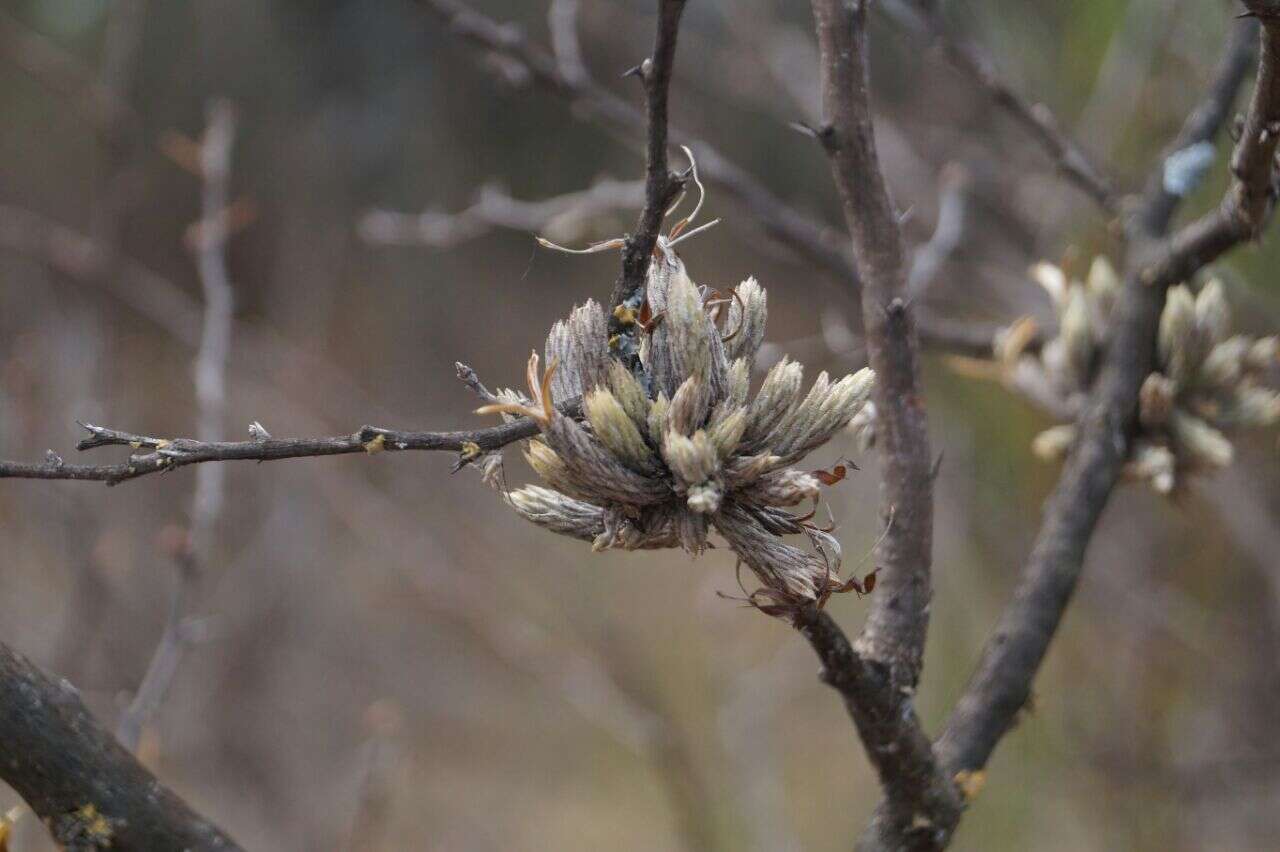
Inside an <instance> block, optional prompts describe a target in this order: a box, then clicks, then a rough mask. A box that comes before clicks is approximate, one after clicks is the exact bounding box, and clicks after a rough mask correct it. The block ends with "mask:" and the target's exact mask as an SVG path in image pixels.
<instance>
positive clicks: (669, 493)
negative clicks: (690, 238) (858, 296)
mask: <svg viewBox="0 0 1280 852" xmlns="http://www.w3.org/2000/svg"><path fill="white" fill-rule="evenodd" d="M647 299H648V310H647V311H646V312H645V313H646V316H645V317H644V318H641V317H638V316H635V315H634V312H632V311H629V310H628V309H627V308H625V307H623V308H619V311H620V313H619V314H618V317H619V319H620V320H621V321H623V322H624V323H632V322H635V323H641V324H642V326H643V334H642V343H641V347H640V363H641V367H642V369H640V370H638V371H637V373H634V374H633V373H632V372H631V371H630V370H628V369H627V367H625V366H624V365H623V363H622V362H621V361H620V360H618V359H616V358H613V357H611V351H610V339H609V337H608V332H607V325H606V321H605V313H604V311H603V310H602V309H601V307H600V305H598V304H597V303H595V302H592V301H589V302H587V303H586V304H585V305H583V306H581V307H578V308H575V309H574V311H573V313H572V314H571V315H570V316H569V318H568V319H567V320H562V321H560V322H557V323H556V324H555V326H554V327H553V328H552V329H551V333H550V334H549V335H548V337H547V342H546V348H545V355H546V361H547V367H546V371H545V372H544V373H542V374H541V375H540V374H539V366H538V365H539V359H538V356H537V354H536V353H535V354H534V355H533V356H532V357H531V358H530V360H529V365H528V376H527V378H528V384H529V390H528V395H527V396H526V395H524V394H520V393H517V392H515V391H511V390H504V391H502V392H500V393H499V394H498V397H499V399H500V402H499V403H498V404H495V405H491V406H486V407H485V408H482V409H481V412H482V413H488V412H501V413H503V414H505V415H508V416H511V415H524V416H528V417H530V418H532V419H533V420H534V421H535V422H536V423H537V425H538V428H539V430H540V434H539V435H538V436H537V437H535V438H533V439H531V440H530V441H529V443H528V448H527V450H526V452H525V456H526V458H527V459H528V461H529V463H530V465H531V466H532V467H533V469H534V470H535V471H536V472H537V473H538V475H539V476H540V477H541V478H542V479H543V481H544V482H545V483H546V487H542V486H537V485H531V486H526V487H524V488H520V489H518V490H516V491H513V492H511V493H510V494H509V495H508V496H507V499H508V501H509V503H510V504H511V506H512V507H513V508H514V509H515V510H516V511H517V512H519V513H520V514H521V515H523V516H524V517H525V518H528V519H529V520H530V521H533V522H534V523H536V524H538V525H540V526H542V527H545V528H547V529H549V530H551V531H553V532H557V533H560V534H561V535H567V536H572V537H574V538H578V539H582V540H585V541H589V542H591V543H592V548H593V549H594V550H604V549H607V548H622V549H626V550H636V549H645V548H665V547H682V548H684V549H685V550H686V551H688V552H689V553H692V554H695V555H697V554H700V553H702V552H703V551H704V550H706V549H707V547H708V546H709V545H708V540H707V537H708V533H709V532H710V531H711V530H715V531H716V532H718V533H719V534H720V535H721V536H722V537H723V538H724V540H725V541H726V542H727V543H728V545H729V547H730V548H732V550H733V552H734V553H735V554H736V555H737V557H738V558H739V559H740V560H741V562H742V563H744V564H745V565H747V566H748V567H749V568H750V569H751V570H752V571H753V572H755V574H756V576H757V577H759V579H760V581H761V582H762V583H763V584H764V586H765V588H764V589H762V590H760V591H759V592H757V593H755V595H753V600H756V599H758V598H757V597H756V596H761V597H763V598H764V599H765V600H766V601H767V602H768V603H770V604H773V605H776V604H797V603H803V602H806V601H813V600H821V599H824V598H825V597H826V596H827V595H829V594H830V593H831V592H832V591H834V590H836V589H837V588H839V587H840V584H839V582H838V581H837V580H836V579H835V575H836V573H837V571H838V569H839V556H840V549H839V545H838V544H837V542H836V541H835V539H834V538H833V537H831V536H830V534H829V533H827V532H825V531H823V530H820V529H818V528H816V527H815V526H814V525H813V524H811V523H810V522H809V520H808V517H809V516H798V515H796V514H793V513H792V512H791V511H788V510H789V509H791V508H793V507H796V506H799V505H800V504H801V503H803V502H805V501H806V500H810V499H816V498H817V496H818V491H819V488H820V486H821V484H822V478H821V477H820V476H819V475H815V474H814V473H808V472H805V471H801V470H797V469H795V468H793V467H791V465H793V464H795V463H796V462H797V461H799V460H800V459H801V458H803V457H804V456H805V455H806V454H807V453H809V452H810V451H811V450H813V449H815V448H817V447H819V446H821V445H822V444H824V443H826V442H827V441H828V440H829V439H830V438H831V437H832V436H833V435H835V434H836V433H837V432H839V431H840V430H841V429H843V428H844V427H846V426H847V425H848V424H849V422H850V421H851V420H852V419H853V418H854V417H855V415H857V414H858V413H859V411H860V410H861V409H862V408H863V406H864V404H865V403H866V401H867V397H868V396H869V394H870V392H871V387H872V385H873V383H874V378H875V377H874V373H873V372H872V371H871V370H869V369H863V370H860V371H859V372H857V373H855V374H853V375H849V376H845V377H844V378H842V379H840V380H839V381H836V382H832V381H831V380H830V379H829V378H828V376H827V374H826V373H821V374H819V376H818V377H817V380H816V381H815V382H814V383H813V385H812V387H811V388H810V389H809V391H808V393H804V392H803V389H802V380H803V373H804V370H803V367H802V366H801V365H800V364H797V363H795V362H793V361H789V360H787V359H785V358H784V359H783V360H781V361H780V362H778V363H777V364H776V365H774V366H773V368H772V369H770V370H769V373H768V375H767V376H766V377H765V379H764V383H763V385H762V386H761V387H760V390H759V392H758V393H757V394H756V396H755V397H754V398H752V399H749V389H748V383H749V380H750V377H751V369H752V365H753V361H754V358H755V354H756V350H757V349H758V348H759V347H760V344H761V342H762V341H763V339H764V326H765V318H766V314H767V299H766V294H765V290H764V288H762V287H761V286H760V285H759V284H757V283H756V281H755V280H754V279H748V280H746V281H744V282H743V283H742V284H741V285H739V286H738V288H737V290H736V291H735V292H734V293H733V294H731V295H730V296H729V297H728V298H723V299H721V298H711V299H704V297H703V293H702V291H701V290H700V289H699V288H698V287H697V286H696V285H695V284H694V283H693V281H692V280H690V278H689V276H688V274H687V273H686V271H685V267H684V264H683V262H682V261H681V260H680V259H679V258H678V257H677V256H676V255H675V253H674V251H672V250H670V249H669V248H667V247H666V246H665V244H661V245H660V248H659V251H658V253H657V254H656V255H655V257H654V259H653V263H652V264H651V269H650V273H649V279H648V289H647ZM722 312H723V313H725V314H726V316H725V318H724V322H723V336H722V330H721V328H720V327H719V326H718V325H717V322H716V320H717V317H718V315H719V314H720V313H722ZM579 396H581V398H582V409H583V413H584V415H585V418H584V419H585V422H581V423H580V422H578V421H577V420H575V419H574V418H572V417H568V416H565V415H564V414H562V413H561V412H560V411H558V410H557V409H556V407H555V403H556V402H564V401H567V400H570V399H573V398H575V397H579ZM794 533H803V534H805V535H807V536H808V537H809V540H810V542H811V543H812V544H813V545H814V548H815V550H816V551H817V553H812V552H809V551H807V550H802V549H800V548H797V547H794V546H792V545H790V544H787V543H785V542H783V541H782V540H781V536H783V535H786V534H794Z"/></svg>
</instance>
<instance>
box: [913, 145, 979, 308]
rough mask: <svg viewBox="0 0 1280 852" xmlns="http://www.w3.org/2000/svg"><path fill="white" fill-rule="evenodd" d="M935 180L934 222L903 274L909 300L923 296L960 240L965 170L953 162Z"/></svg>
mask: <svg viewBox="0 0 1280 852" xmlns="http://www.w3.org/2000/svg"><path fill="white" fill-rule="evenodd" d="M939 183H940V187H939V192H938V222H937V224H936V225H935V226H934V229H933V236H931V237H930V238H929V241H928V242H927V243H924V244H923V245H921V246H920V247H918V248H917V249H916V250H915V252H914V254H913V255H912V258H911V272H910V273H909V274H908V275H907V294H908V295H909V296H910V297H911V298H912V299H919V298H921V297H922V296H924V294H925V292H926V291H927V290H928V288H929V285H930V284H932V283H933V281H934V279H935V278H937V276H938V273H939V272H941V271H942V267H943V265H944V264H945V263H946V262H947V261H948V260H949V259H950V258H951V256H952V255H953V254H955V253H956V251H958V250H959V249H960V247H961V245H962V244H963V243H964V237H965V225H966V219H967V218H968V216H967V212H968V202H969V195H968V193H969V183H970V177H969V173H968V171H967V170H966V169H965V168H964V166H961V165H959V164H958V163H953V164H951V165H949V166H947V167H946V168H944V169H943V170H942V176H941V180H940V181H939Z"/></svg>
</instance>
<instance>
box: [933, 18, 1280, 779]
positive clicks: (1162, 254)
mask: <svg viewBox="0 0 1280 852" xmlns="http://www.w3.org/2000/svg"><path fill="white" fill-rule="evenodd" d="M1245 5H1246V6H1247V7H1249V8H1250V10H1251V11H1264V9H1262V7H1263V6H1264V5H1265V4H1262V3H1259V2H1247V3H1246V4H1245ZM1278 48H1280V21H1277V20H1275V19H1268V18H1265V17H1264V18H1263V26H1262V55H1261V60H1260V63H1259V68H1258V79H1257V85H1256V88H1255V91H1254V94H1253V99H1252V102H1251V104H1250V107H1249V114H1248V117H1247V119H1246V121H1245V125H1244V131H1243V134H1242V136H1241V138H1240V142H1239V143H1238V144H1237V146H1236V149H1235V152H1234V154H1233V156H1232V160H1231V163H1232V173H1233V176H1234V179H1233V181H1232V184H1231V186H1230V188H1229V189H1228V191H1227V194H1226V196H1225V197H1224V199H1223V201H1222V204H1221V205H1220V206H1219V208H1218V209H1217V210H1215V211H1213V212H1212V213H1209V214H1208V215H1206V216H1204V217H1203V218H1201V219H1199V220H1197V221H1195V222H1193V223H1191V224H1190V225H1188V226H1186V227H1185V228H1183V229H1182V230H1181V231H1180V232H1178V233H1176V234H1174V235H1173V236H1172V237H1169V238H1167V239H1159V237H1160V235H1159V234H1158V233H1153V232H1150V231H1149V230H1146V228H1147V226H1148V225H1150V224H1151V223H1152V222H1153V219H1152V218H1151V217H1150V216H1148V215H1144V214H1148V213H1150V211H1139V212H1138V214H1137V215H1135V217H1134V219H1133V222H1132V223H1131V225H1130V228H1131V233H1130V240H1131V243H1132V244H1133V245H1132V247H1131V250H1130V251H1131V258H1130V263H1129V274H1128V276H1127V281H1126V283H1125V288H1124V292H1123V295H1122V297H1121V300H1120V302H1119V304H1118V305H1117V307H1116V311H1117V314H1116V318H1117V320H1116V326H1115V328H1116V331H1115V335H1114V337H1113V339H1112V341H1111V343H1110V346H1109V347H1108V351H1107V355H1106V360H1105V363H1104V366H1103V369H1102V371H1101V373H1100V375H1099V378H1098V380H1097V382H1096V384H1095V386H1094V389H1093V393H1092V396H1091V400H1090V403H1089V405H1088V406H1087V408H1086V411H1085V414H1084V416H1083V417H1082V419H1081V422H1080V427H1081V437H1080V440H1079V443H1078V444H1077V447H1076V449H1075V451H1074V452H1073V453H1072V455H1071V457H1070V458H1069V459H1068V462H1067V466H1066V468H1065V470H1064V471H1063V474H1062V478H1061V479H1060V480H1059V483H1058V486H1057V487H1056V488H1055V490H1054V493H1053V495H1052V496H1051V497H1050V499H1049V502H1048V503H1047V505H1046V507H1045V519H1044V523H1043V524H1042V526H1041V529H1040V533H1039V535H1038V537H1037V539H1036V544H1035V547H1034V548H1033V550H1032V553H1031V556H1030V558H1029V560H1028V563H1027V566H1026V568H1025V569H1024V571H1023V575H1022V579H1021V580H1020V581H1019V584H1018V587H1017V589H1016V590H1015V592H1014V597H1013V600H1012V601H1011V602H1010V604H1009V605H1008V607H1007V608H1006V610H1005V612H1004V614H1003V615H1002V616H1001V619H1000V622H999V624H998V625H997V627H996V630H995V633H994V634H993V636H992V638H991V639H990V640H989V642H988V643H987V647H986V648H985V650H984V652H983V656H982V660H981V662H980V663H979V664H978V668H977V671H976V672H975V674H974V676H973V678H972V680H971V681H970V683H969V686H968V687H967V688H966V690H965V694H964V695H963V697H962V698H961V699H960V701H959V703H958V704H957V706H956V710H955V712H954V713H953V715H952V717H951V720H950V722H949V724H948V727H947V730H946V732H945V734H944V735H943V736H942V738H941V739H940V740H939V742H938V746H937V749H938V753H939V756H940V757H941V758H942V760H943V762H944V763H945V765H946V766H947V767H948V769H950V770H952V771H959V770H966V769H967V770H976V769H980V768H981V767H983V766H984V765H985V764H986V762H987V760H988V759H989V758H990V756H991V753H992V751H993V750H994V748H995V746H996V744H997V743H998V742H999V740H1000V738H1001V737H1002V736H1003V735H1004V733H1005V732H1006V731H1007V730H1008V729H1009V727H1010V726H1011V725H1012V724H1013V723H1014V721H1015V720H1016V717H1017V714H1018V713H1019V712H1020V711H1021V710H1022V708H1023V707H1024V706H1025V705H1026V703H1027V699H1028V696H1029V695H1030V690H1031V682H1032V680H1033V678H1034V677H1035V674H1036V671H1037V670H1038V669H1039V667H1040V664H1041V662H1042V661H1043V659H1044V655H1045V653H1046V651H1047V650H1048V646H1049V643H1050V641H1051V640H1052V638H1053V635H1054V634H1055V633H1056V631H1057V628H1058V625H1059V622H1060V621H1061V618H1062V614H1063V611H1064V610H1065V608H1066V606H1067V604H1068V603H1069V601H1070V599H1071V595H1072V593H1073V592H1074V590H1075V587H1076V584H1077V581H1078V580H1079V577H1080V572H1081V569H1082V567H1083V561H1084V555H1085V549H1086V547H1087V545H1088V542H1089V539H1090V537H1091V536H1092V534H1093V531H1094V528H1095V526H1096V524H1097V521H1098V518H1099V517H1100V515H1101V513H1102V511H1103V508H1104V507H1105V505H1106V501H1107V498H1108V497H1109V495H1110V493H1111V491H1112V489H1113V488H1114V487H1115V484H1116V482H1117V480H1118V479H1119V476H1120V473H1121V469H1122V467H1123V465H1124V462H1125V458H1126V454H1127V450H1128V443H1129V439H1130V437H1131V436H1132V433H1133V430H1134V428H1135V426H1136V417H1137V399H1138V392H1139V389H1140V388H1141V385H1142V382H1143V380H1144V379H1145V378H1146V376H1147V375H1148V374H1149V373H1150V372H1151V369H1152V366H1153V363H1154V359H1155V341H1156V330H1157V325H1158V322H1159V316H1160V311H1161V308H1162V306H1163V303H1164V294H1165V291H1166V289H1167V288H1168V287H1170V286H1171V285H1173V284H1176V283H1178V282H1179V281H1181V280H1183V279H1185V278H1186V277H1188V276H1190V275H1192V274H1193V273H1195V272H1196V271H1198V270H1199V269H1200V268H1202V267H1203V266H1204V265H1205V264H1206V263H1209V262H1211V261H1212V260H1214V259H1215V258H1216V257H1218V256H1219V255H1220V254H1222V253H1223V252H1224V251H1226V250H1227V249H1229V248H1231V247H1233V246H1235V245H1237V244H1239V243H1240V242H1242V241H1244V240H1246V239H1250V238H1254V237H1256V236H1257V234H1258V232H1259V230H1260V228H1261V226H1262V223H1263V222H1264V220H1265V218H1266V216H1267V214H1268V213H1269V211H1270V207H1271V201H1272V198H1273V187H1272V182H1273V172H1274V167H1273V164H1274V160H1275V153H1276V143H1277V139H1278V138H1280V137H1278V136H1277V132H1276V131H1277V130H1278V129H1280V56H1278V53H1277V51H1278ZM1217 96H1218V95H1217V94H1216V93H1211V96H1210V97H1211V98H1212V97H1217ZM1161 168H1163V163H1162V164H1161ZM1155 203H1156V204H1163V203H1164V202H1163V201H1162V200H1160V199H1157V200H1156V201H1155ZM1154 221H1155V222H1156V224H1158V223H1159V217H1157V218H1156V219H1155V220H1154Z"/></svg>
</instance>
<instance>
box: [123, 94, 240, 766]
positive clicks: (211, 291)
mask: <svg viewBox="0 0 1280 852" xmlns="http://www.w3.org/2000/svg"><path fill="white" fill-rule="evenodd" d="M234 142H235V111H234V109H233V108H232V106H231V104H230V103H228V102H226V101H214V102H213V103H211V104H210V105H209V109H208V125H207V127H206V128H205V134H204V139H203V141H202V142H201V145H200V168H201V177H202V179H203V181H204V192H203V195H202V198H201V221H200V223H199V225H200V227H199V228H198V229H196V230H195V232H196V233H198V234H199V238H198V240H197V241H196V244H195V245H194V246H193V251H194V252H195V256H196V266H197V269H198V271H199V277H200V286H201V289H202V291H203V294H204V304H205V308H204V324H203V329H202V332H201V336H200V347H199V349H198V351H197V352H196V360H195V365H194V373H195V396H196V408H197V418H196V435H197V440H199V441H206V442H207V441H214V440H217V437H218V436H219V435H220V434H222V432H223V429H224V422H225V419H226V418H225V412H226V397H227V394H226V373H227V360H228V358H229V356H230V350H231V326H232V305H233V298H234V297H233V293H232V290H231V281H230V279H229V277H228V275H227V266H226V244H227V238H228V236H229V234H228V228H227V224H226V221H225V217H224V216H223V215H222V213H223V211H224V210H225V209H226V208H227V205H228V199H229V195H230V193H229V188H228V185H229V183H230V177H231V150H232V147H233V145H234ZM225 473H226V471H225V469H224V468H223V467H222V466H221V465H201V466H200V467H199V468H197V469H196V484H195V493H194V496H193V499H192V505H191V528H190V535H189V542H188V543H187V544H186V546H183V547H179V548H177V553H176V554H175V559H174V563H175V567H176V569H177V571H176V576H175V577H174V591H173V597H172V600H171V602H170V606H169V614H168V617H167V619H166V620H165V626H164V630H163V632H162V634H161V638H160V643H159V645H158V646H157V647H156V650H155V652H154V653H153V654H152V657H151V661H150V663H149V664H148V665H147V669H146V673H145V674H144V675H143V677H142V682H141V683H140V684H139V685H138V690H137V692H135V693H134V696H133V701H131V702H130V704H129V706H128V708H127V709H126V710H125V712H124V713H123V715H122V716H121V717H120V722H119V725H118V727H117V729H116V734H117V737H118V738H119V740H120V742H121V744H122V745H124V747H125V748H127V749H130V750H133V749H136V748H137V746H138V738H139V737H140V736H141V734H142V729H143V727H144V726H145V725H146V724H147V722H148V721H149V720H150V719H151V717H152V716H154V715H155V713H156V711H157V710H159V708H160V705H161V703H162V702H163V701H164V698H165V695H167V694H168V691H169V686H170V684H172V682H173V678H174V675H175V674H176V673H177V670H178V666H179V665H180V664H181V662H182V658H183V656H184V655H185V653H186V650H187V646H188V645H189V644H190V643H189V641H188V640H189V636H188V633H189V631H188V629H187V627H186V620H187V617H188V610H189V608H190V607H191V603H192V602H191V598H192V596H193V594H192V593H193V591H194V586H195V584H196V582H197V581H198V579H199V575H200V573H201V569H202V568H203V567H204V566H205V565H207V564H208V562H209V557H210V555H211V553H212V546H213V533H214V527H215V526H216V525H217V522H218V518H219V516H220V515H221V513H222V503H223V492H224V488H223V483H224V480H225V476H224V474H225Z"/></svg>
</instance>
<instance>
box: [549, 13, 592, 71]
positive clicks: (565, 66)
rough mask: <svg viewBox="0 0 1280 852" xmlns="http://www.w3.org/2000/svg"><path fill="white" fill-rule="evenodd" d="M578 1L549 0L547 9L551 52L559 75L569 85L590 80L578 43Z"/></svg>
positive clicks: (580, 46)
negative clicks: (557, 66)
mask: <svg viewBox="0 0 1280 852" xmlns="http://www.w3.org/2000/svg"><path fill="white" fill-rule="evenodd" d="M579 6H580V4H579V2H578V0H551V5H550V6H548V7H547V30H548V31H549V32H550V33H551V51H552V53H553V54H554V55H555V57H556V63H557V64H558V65H559V68H560V74H561V76H563V77H564V78H565V79H566V80H568V81H569V82H571V83H585V82H586V81H587V80H588V79H590V76H591V75H590V74H589V73H587V65H586V63H585V62H583V61H582V45H581V44H580V43H579V41H578V9H579Z"/></svg>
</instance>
